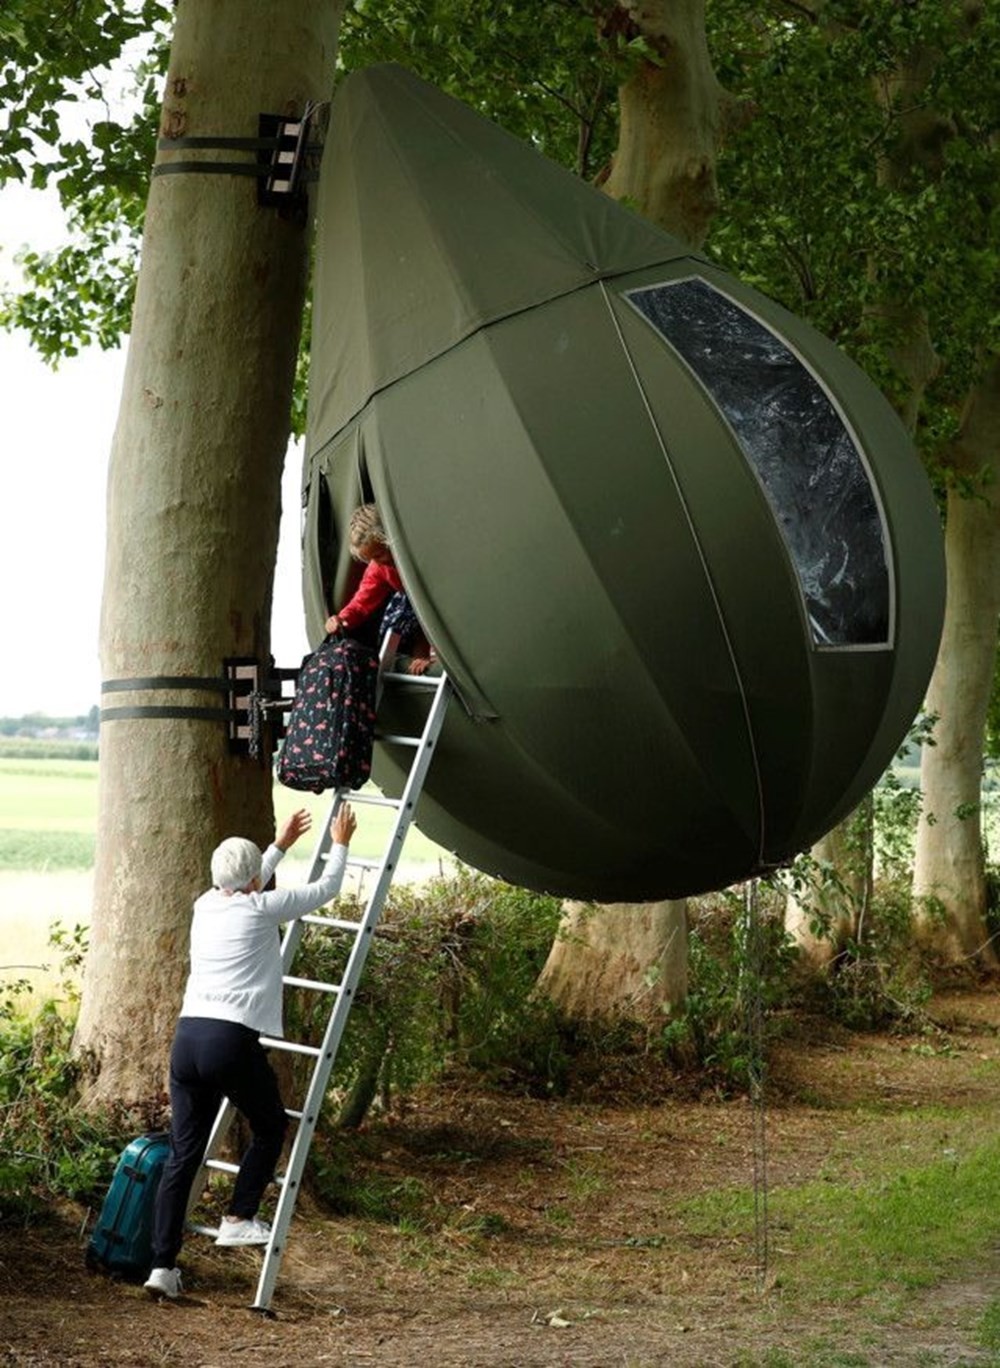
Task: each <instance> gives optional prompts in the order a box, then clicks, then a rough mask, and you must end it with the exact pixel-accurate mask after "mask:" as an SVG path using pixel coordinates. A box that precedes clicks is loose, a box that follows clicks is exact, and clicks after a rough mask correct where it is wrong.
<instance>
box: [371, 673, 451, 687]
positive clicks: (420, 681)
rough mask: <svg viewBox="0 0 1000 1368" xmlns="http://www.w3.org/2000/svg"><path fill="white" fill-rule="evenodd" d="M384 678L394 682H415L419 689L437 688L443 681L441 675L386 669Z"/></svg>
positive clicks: (383, 674)
mask: <svg viewBox="0 0 1000 1368" xmlns="http://www.w3.org/2000/svg"><path fill="white" fill-rule="evenodd" d="M382 678H383V679H385V680H387V681H389V682H391V683H393V684H413V685H415V686H416V687H417V688H418V689H436V688H437V686H438V685H439V684H440V683H441V676H440V675H426V674H422V675H411V674H400V672H399V671H398V670H384V671H383V673H382Z"/></svg>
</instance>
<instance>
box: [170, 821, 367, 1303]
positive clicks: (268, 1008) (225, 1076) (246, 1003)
mask: <svg viewBox="0 0 1000 1368" xmlns="http://www.w3.org/2000/svg"><path fill="white" fill-rule="evenodd" d="M311 821H312V819H311V817H310V816H309V813H308V812H306V811H305V810H304V809H303V810H300V811H298V812H295V813H293V814H292V816H291V817H289V819H288V820H287V822H285V823H284V825H283V826H282V828H281V831H280V832H279V833H278V835H277V837H276V838H275V840H274V843H273V844H272V845H269V846H268V848H267V850H266V851H264V853H263V855H262V854H261V852H260V850H259V849H258V847H257V846H256V845H254V843H253V841H248V840H245V839H244V838H243V837H241V836H231V837H229V839H228V840H225V841H223V842H222V844H221V845H220V846H218V847H217V848H216V850H215V852H214V853H213V855H212V887H211V888H210V889H209V890H208V892H207V893H203V894H202V895H201V897H200V898H199V899H198V900H197V902H196V903H195V905H194V919H193V921H192V923H191V972H190V974H189V976H188V981H187V987H186V989H185V992H184V1002H183V1004H182V1006H181V1013H180V1018H179V1020H178V1022H177V1030H176V1032H175V1035H174V1043H173V1048H172V1050H171V1053H170V1106H171V1122H170V1154H169V1156H168V1158H167V1162H166V1164H165V1165H164V1168H163V1176H162V1178H161V1180H160V1188H159V1191H158V1193H157V1198H156V1209H155V1216H154V1222H153V1268H152V1271H151V1273H150V1275H149V1278H148V1279H147V1281H146V1288H147V1290H148V1291H150V1292H153V1293H158V1294H160V1295H161V1296H166V1297H171V1298H174V1297H178V1296H180V1293H181V1275H180V1270H179V1269H178V1268H177V1267H176V1266H175V1265H176V1260H177V1255H178V1254H179V1252H180V1248H181V1243H182V1241H183V1237H184V1222H185V1218H186V1215H187V1204H188V1197H189V1194H190V1191H191V1184H192V1182H193V1181H194V1178H195V1175H196V1174H197V1172H198V1169H199V1168H200V1167H201V1161H202V1158H203V1157H204V1152H205V1145H206V1143H207V1141H208V1137H209V1134H210V1132H211V1128H212V1123H213V1121H214V1120H215V1116H216V1114H217V1112H218V1109H219V1104H220V1102H221V1101H222V1099H223V1097H228V1098H229V1100H230V1102H232V1104H233V1105H234V1106H235V1107H236V1108H237V1109H238V1110H239V1111H240V1112H242V1114H243V1115H244V1116H245V1117H246V1119H247V1121H248V1122H249V1125H250V1131H251V1140H250V1146H249V1148H248V1149H247V1152H246V1154H245V1155H244V1156H243V1162H242V1163H241V1165H240V1170H239V1173H238V1174H237V1176H236V1182H235V1185H234V1187H233V1192H232V1197H231V1199H230V1202H229V1210H228V1213H227V1214H226V1215H225V1216H224V1217H223V1220H222V1224H221V1226H220V1229H219V1235H218V1238H217V1240H216V1243H217V1244H220V1245H250V1244H266V1243H267V1241H268V1238H269V1236H270V1227H269V1226H268V1225H267V1224H266V1223H265V1222H263V1221H259V1220H258V1219H257V1210H258V1208H259V1206H260V1201H261V1198H262V1196H263V1194H264V1189H265V1188H266V1187H267V1185H268V1183H269V1182H270V1181H271V1179H272V1178H273V1177H274V1169H275V1165H276V1164H277V1162H278V1157H279V1155H280V1154H281V1147H282V1144H283V1143H284V1138H285V1131H286V1130H287V1128H288V1115H287V1113H286V1111H285V1107H284V1104H283V1102H282V1100H281V1094H280V1092H279V1089H278V1080H277V1078H276V1077H275V1075H274V1070H273V1069H272V1068H271V1065H270V1063H269V1062H268V1058H267V1055H266V1053H265V1051H264V1048H263V1046H262V1045H261V1043H260V1037H261V1036H262V1035H265V1036H280V1035H281V1034H282V1029H283V1027H282V1015H281V1008H282V967H281V950H280V941H279V937H278V933H277V927H278V925H279V923H281V922H287V921H294V920H295V918H297V917H301V916H304V915H305V914H306V913H307V912H315V911H316V909H317V908H319V907H323V906H324V905H325V904H326V903H328V902H329V901H330V899H331V898H333V897H335V896H336V894H337V893H338V892H339V891H340V885H341V882H342V880H343V877H344V867H345V864H346V861H347V849H348V846H349V845H350V841H351V837H352V836H353V835H354V829H355V826H356V821H355V818H354V814H353V812H352V811H351V808H350V806H349V805H348V804H344V805H343V806H341V808H340V809H339V810H338V812H337V815H336V817H335V818H334V819H333V821H332V822H331V824H330V835H331V837H332V838H333V842H334V844H333V849H332V851H331V853H330V857H329V860H328V861H327V866H326V872H325V873H324V875H323V877H322V878H320V879H317V880H316V881H315V882H314V883H309V884H303V885H301V886H300V887H298V888H285V889H271V890H269V891H268V892H266V893H265V892H262V891H261V890H262V888H263V887H264V886H265V885H266V884H268V883H269V882H270V880H271V876H272V874H273V873H274V870H275V867H276V866H277V864H278V862H279V860H280V859H281V858H282V856H283V855H284V854H285V852H286V851H287V850H288V849H289V848H290V847H291V846H293V845H294V844H295V842H296V841H297V840H298V839H299V837H300V836H302V835H303V834H304V833H305V832H306V831H308V829H309V827H310V825H311Z"/></svg>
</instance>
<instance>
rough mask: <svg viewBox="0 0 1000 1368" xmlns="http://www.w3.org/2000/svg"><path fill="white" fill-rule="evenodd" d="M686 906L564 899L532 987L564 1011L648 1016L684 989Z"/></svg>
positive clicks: (658, 1015)
mask: <svg viewBox="0 0 1000 1368" xmlns="http://www.w3.org/2000/svg"><path fill="white" fill-rule="evenodd" d="M687 931H688V927H687V904H686V902H685V901H684V900H683V899H680V900H676V901H664V902H657V903H639V904H637V903H604V904H602V905H600V906H594V905H593V904H590V903H579V902H567V903H566V905H565V910H564V914H563V920H562V924H561V926H560V928H559V934H558V936H557V937H556V940H555V943H554V944H553V946H552V949H551V950H550V952H549V957H548V959H547V960H546V963H545V967H544V969H543V970H542V972H541V975H540V976H539V980H538V987H539V990H540V991H541V992H543V993H544V994H545V995H546V997H548V998H549V999H550V1000H551V1001H552V1002H554V1003H555V1004H556V1006H557V1007H558V1008H559V1009H560V1010H561V1011H562V1012H563V1013H564V1015H566V1016H567V1017H571V1018H574V1019H583V1020H600V1019H603V1018H607V1017H611V1016H626V1017H635V1018H637V1019H642V1020H646V1021H650V1022H656V1021H658V1020H662V1019H663V1016H664V1014H665V1013H666V1012H668V1011H669V1010H670V1009H672V1008H677V1007H679V1006H681V1005H682V1004H683V1002H684V998H685V996H686V995H687Z"/></svg>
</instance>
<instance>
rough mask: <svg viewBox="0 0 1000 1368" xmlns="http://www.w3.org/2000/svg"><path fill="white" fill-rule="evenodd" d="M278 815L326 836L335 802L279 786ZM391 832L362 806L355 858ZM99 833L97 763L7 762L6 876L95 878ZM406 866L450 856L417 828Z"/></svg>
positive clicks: (307, 850) (3, 804) (0, 861)
mask: <svg viewBox="0 0 1000 1368" xmlns="http://www.w3.org/2000/svg"><path fill="white" fill-rule="evenodd" d="M274 807H275V816H276V820H277V821H278V822H279V823H280V822H281V821H282V820H283V819H284V818H285V817H287V816H288V814H289V813H291V812H293V811H294V810H295V809H297V808H300V807H304V808H307V809H308V810H309V811H310V812H311V813H312V815H313V822H314V832H318V830H319V826H320V823H322V822H323V821H324V820H325V819H326V817H327V815H328V813H329V807H330V797H329V795H328V794H324V795H319V796H316V795H314V794H310V793H293V792H292V791H291V790H289V789H286V788H282V787H281V786H280V785H277V784H276V785H275V789H274ZM391 824H392V812H391V810H389V809H387V808H375V807H366V806H363V805H361V806H359V808H358V834H357V836H356V837H355V840H354V853H355V854H357V855H360V856H363V857H364V858H366V859H377V858H379V856H380V855H381V854H382V851H383V849H384V846H385V841H386V839H387V837H388V833H389V830H390V828H391ZM96 830H97V761H95V760H26V759H3V758H0V871H2V870H36V871H37V872H38V873H40V874H44V873H50V872H53V871H55V870H74V869H78V870H88V869H90V868H92V866H93V863H94V840H95V833H96ZM234 834H236V833H234ZM313 840H314V835H313V833H310V834H309V835H308V836H305V837H303V838H302V840H301V841H300V842H299V845H298V846H297V847H296V849H295V852H294V854H295V857H296V858H295V860H294V861H292V860H289V863H290V864H294V865H295V866H298V865H300V864H304V863H308V860H309V857H310V855H311V852H312V845H313ZM405 859H406V863H407V865H413V864H433V865H436V864H437V863H438V862H439V861H440V860H442V859H447V854H446V852H444V851H442V850H441V849H440V847H438V846H436V845H435V844H434V843H433V842H432V841H429V840H428V839H427V838H426V836H424V835H422V834H421V832H419V831H418V830H416V828H413V829H411V831H410V834H409V836H408V837H407V841H406V849H405Z"/></svg>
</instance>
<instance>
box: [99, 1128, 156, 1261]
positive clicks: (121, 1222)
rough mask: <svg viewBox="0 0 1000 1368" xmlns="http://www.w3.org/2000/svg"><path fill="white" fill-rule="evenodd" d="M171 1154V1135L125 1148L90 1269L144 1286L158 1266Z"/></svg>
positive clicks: (143, 1138) (145, 1138) (105, 1205)
mask: <svg viewBox="0 0 1000 1368" xmlns="http://www.w3.org/2000/svg"><path fill="white" fill-rule="evenodd" d="M169 1153H170V1135H169V1133H168V1132H167V1131H151V1132H150V1133H149V1134H147V1135H140V1136H139V1137H138V1138H137V1139H135V1140H132V1141H131V1142H130V1143H129V1144H128V1145H126V1146H125V1148H124V1150H123V1151H122V1153H121V1155H120V1157H119V1159H118V1163H117V1164H116V1165H115V1171H114V1175H113V1176H112V1179H111V1186H110V1187H109V1188H108V1195H107V1197H105V1199H104V1203H103V1205H102V1207H101V1214H100V1216H99V1217H98V1218H97V1224H96V1226H95V1227H94V1231H93V1234H92V1235H91V1237H90V1242H89V1243H88V1245H87V1252H86V1255H85V1259H86V1264H87V1267H88V1268H93V1269H101V1270H103V1271H104V1272H105V1273H113V1274H115V1275H116V1276H118V1277H120V1278H124V1279H126V1280H128V1281H136V1282H142V1281H144V1280H145V1279H146V1278H147V1277H148V1276H149V1270H150V1268H151V1267H152V1262H153V1254H152V1249H153V1207H154V1205H155V1202H156V1192H157V1189H158V1188H159V1186H160V1175H161V1174H162V1173H163V1165H164V1163H165V1161H166V1158H167V1155H168V1154H169Z"/></svg>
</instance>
